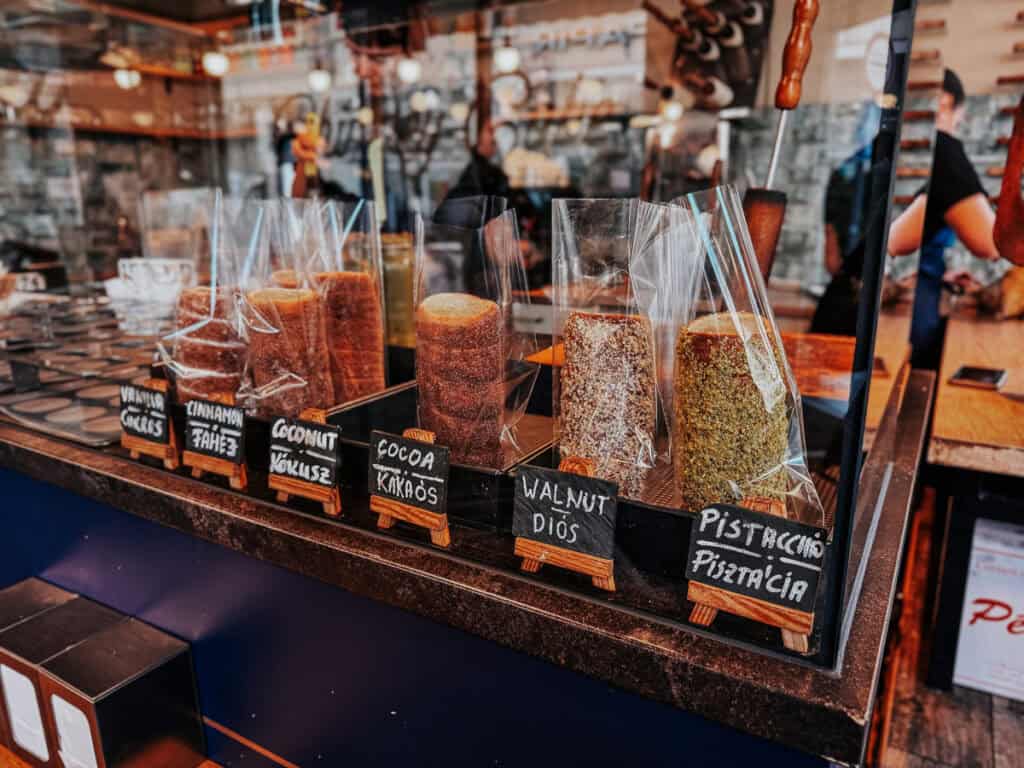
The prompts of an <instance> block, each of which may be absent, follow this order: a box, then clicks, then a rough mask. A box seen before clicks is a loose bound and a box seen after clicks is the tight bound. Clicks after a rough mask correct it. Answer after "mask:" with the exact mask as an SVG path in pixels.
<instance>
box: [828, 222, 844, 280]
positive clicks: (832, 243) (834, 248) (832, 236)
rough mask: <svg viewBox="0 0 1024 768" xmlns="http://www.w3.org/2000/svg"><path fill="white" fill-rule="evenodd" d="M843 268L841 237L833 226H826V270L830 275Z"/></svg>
mask: <svg viewBox="0 0 1024 768" xmlns="http://www.w3.org/2000/svg"><path fill="white" fill-rule="evenodd" d="M842 268H843V254H842V253H840V252H839V235H837V234H836V228H835V227H833V226H832V225H831V224H826V225H825V269H827V270H828V273H829V274H830V275H834V274H836V273H837V272H838V271H839V270H840V269H842Z"/></svg>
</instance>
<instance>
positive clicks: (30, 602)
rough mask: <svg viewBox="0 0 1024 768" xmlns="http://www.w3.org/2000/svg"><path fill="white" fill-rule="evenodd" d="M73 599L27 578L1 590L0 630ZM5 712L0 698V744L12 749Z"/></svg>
mask: <svg viewBox="0 0 1024 768" xmlns="http://www.w3.org/2000/svg"><path fill="white" fill-rule="evenodd" d="M74 597H75V596H74V595H73V594H72V593H71V592H66V591H65V590H63V589H60V588H59V587H55V586H53V585H52V584H47V583H46V582H45V581H41V580H39V579H25V581H21V582H18V583H17V584H15V585H14V586H11V587H8V588H7V589H3V590H0V631H3V630H5V629H8V628H10V627H13V626H15V625H16V624H19V623H21V622H23V621H25V620H26V619H30V618H31V617H33V616H35V615H37V614H40V613H42V612H43V611H48V610H50V609H51V608H54V607H56V606H58V605H61V604H63V603H66V602H67V601H68V600H73V599H74ZM5 710H6V707H5V705H4V704H3V696H0V745H2V746H4V747H9V745H10V744H11V731H10V727H9V724H8V722H7V714H6V711H5Z"/></svg>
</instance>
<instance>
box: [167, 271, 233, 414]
mask: <svg viewBox="0 0 1024 768" xmlns="http://www.w3.org/2000/svg"><path fill="white" fill-rule="evenodd" d="M237 295H238V294H237V291H235V290H234V289H227V288H221V289H217V290H216V291H214V290H213V289H211V288H207V287H195V288H187V289H185V290H183V291H182V292H181V293H180V294H179V296H178V306H177V312H176V313H175V328H176V329H177V331H178V335H176V336H175V338H174V342H173V344H172V350H171V358H172V366H171V367H172V370H173V371H174V374H175V385H176V391H177V396H178V400H179V401H180V402H183V403H184V402H187V401H188V400H190V399H192V398H195V397H210V396H212V395H222V394H231V395H233V394H235V392H236V391H237V390H238V387H239V384H240V382H241V377H242V371H243V370H244V367H245V358H246V345H245V343H244V341H243V340H242V339H241V337H240V336H239V334H238V331H237V329H236V326H235V322H234V309H235V299H236V297H237Z"/></svg>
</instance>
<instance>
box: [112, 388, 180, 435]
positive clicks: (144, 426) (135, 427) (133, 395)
mask: <svg viewBox="0 0 1024 768" xmlns="http://www.w3.org/2000/svg"><path fill="white" fill-rule="evenodd" d="M121 429H122V430H124V432H125V434H128V435H131V436H132V437H138V438H140V439H142V440H146V441H148V442H151V443H163V444H167V443H169V441H170V437H169V432H170V430H169V429H168V420H167V394H166V393H165V392H161V391H160V390H158V389H150V388H149V387H140V386H138V385H136V384H122V385H121Z"/></svg>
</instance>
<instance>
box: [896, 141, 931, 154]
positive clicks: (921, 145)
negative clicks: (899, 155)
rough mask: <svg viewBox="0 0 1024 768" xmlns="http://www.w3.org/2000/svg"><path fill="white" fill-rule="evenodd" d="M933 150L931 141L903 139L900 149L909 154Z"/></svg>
mask: <svg viewBox="0 0 1024 768" xmlns="http://www.w3.org/2000/svg"><path fill="white" fill-rule="evenodd" d="M931 148H932V141H931V139H903V141H901V142H900V149H902V150H904V151H908V152H913V151H916V150H922V149H931Z"/></svg>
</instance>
